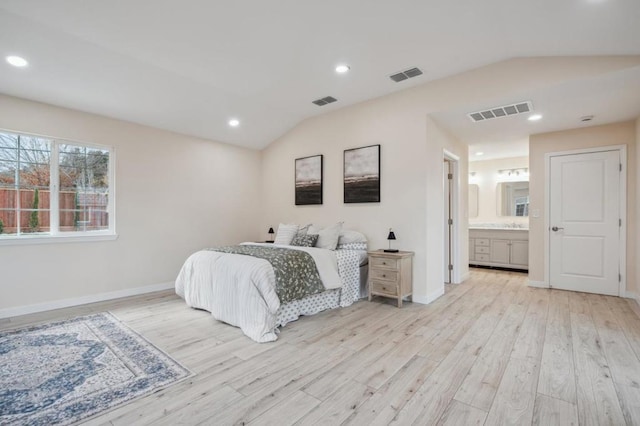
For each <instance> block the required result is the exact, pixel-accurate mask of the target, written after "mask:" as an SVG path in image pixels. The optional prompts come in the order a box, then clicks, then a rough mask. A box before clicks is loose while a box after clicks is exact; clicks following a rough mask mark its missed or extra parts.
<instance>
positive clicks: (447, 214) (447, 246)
mask: <svg viewBox="0 0 640 426" xmlns="http://www.w3.org/2000/svg"><path fill="white" fill-rule="evenodd" d="M443 178H444V282H445V283H450V282H451V269H452V262H451V227H452V226H453V218H452V214H451V184H452V183H453V173H452V172H451V162H450V161H449V160H444V177H443Z"/></svg>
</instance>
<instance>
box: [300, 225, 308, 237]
mask: <svg viewBox="0 0 640 426" xmlns="http://www.w3.org/2000/svg"><path fill="white" fill-rule="evenodd" d="M310 227H311V224H308V225H305V226H301V227H299V228H298V235H307V234H308V233H309V228H310Z"/></svg>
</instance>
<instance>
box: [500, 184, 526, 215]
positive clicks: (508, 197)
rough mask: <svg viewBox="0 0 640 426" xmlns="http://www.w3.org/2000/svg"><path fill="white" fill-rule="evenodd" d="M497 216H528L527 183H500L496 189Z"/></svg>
mask: <svg viewBox="0 0 640 426" xmlns="http://www.w3.org/2000/svg"><path fill="white" fill-rule="evenodd" d="M496 199H497V200H498V216H529V182H525V181H522V182H500V183H498V186H497V188H496Z"/></svg>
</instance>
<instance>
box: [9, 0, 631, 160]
mask: <svg viewBox="0 0 640 426" xmlns="http://www.w3.org/2000/svg"><path fill="white" fill-rule="evenodd" d="M638 22H640V1H638V0H563V1H558V0H538V1H529V2H523V1H514V0H483V1H477V0H449V1H445V0H439V1H436V0H430V1H427V0H425V1H415V0H397V1H392V2H391V1H379V0H341V1H338V0H325V1H321V2H308V1H300V0H286V1H285V0H274V1H264V0H243V1H207V0H185V1H175V0H136V1H130V0H110V1H98V0H56V1H50V0H2V2H0V55H1V56H2V57H4V56H6V55H11V54H15V55H20V56H23V57H24V58H26V59H27V60H28V61H29V66H28V67H26V68H24V69H17V68H12V67H11V66H9V65H8V64H7V63H5V62H4V60H3V62H2V63H1V64H0V92H2V93H6V94H9V95H13V96H19V97H23V98H27V99H33V100H37V101H42V102H47V103H51V104H55V105H60V106H64V107H69V108H75V109H79V110H83V111H88V112H93V113H97V114H102V115H106V116H110V117H114V118H118V119H123V120H128V121H132V122H136V123H141V124H145V125H150V126H154V127H158V128H163V129H167V130H171V131H175V132H179V133H184V134H188V135H194V136H199V137H202V138H206V139H211V140H216V141H220V142H226V143H232V144H237V145H242V146H246V147H251V148H256V149H260V148H263V147H265V146H266V145H268V144H269V143H270V142H272V141H273V140H274V139H276V138H278V137H279V136H280V135H282V134H284V133H285V132H287V131H288V130H289V129H291V128H292V127H293V126H295V125H296V124H297V123H299V122H300V121H302V120H304V119H305V118H308V117H311V116H314V115H317V114H322V113H324V112H326V111H332V110H335V109H338V108H341V107H344V106H346V105H351V104H355V103H358V102H361V101H364V100H367V99H372V98H376V97H379V96H383V95H385V94H388V93H391V92H394V91H399V90H403V89H407V88H410V87H412V86H415V85H420V84H423V83H425V82H428V81H431V80H435V79H440V78H443V77H446V76H450V75H453V74H456V73H460V72H463V71H466V70H470V69H473V68H476V67H480V66H483V65H486V64H490V63H494V62H498V61H501V60H504V59H508V58H513V57H527V56H573V55H638V54H640V43H638V40H640V25H638ZM338 64H348V65H349V66H350V67H351V69H350V71H349V72H348V73H346V74H337V73H336V72H335V66H336V65H338ZM411 67H419V68H420V69H422V71H423V72H424V74H423V75H421V76H419V77H416V78H412V79H410V80H405V81H403V82H400V83H395V82H393V81H391V80H390V79H389V77H388V76H389V75H390V74H393V73H395V72H398V71H401V70H404V69H407V68H411ZM614 77H615V76H614ZM614 77H611V79H613V78H614ZM626 77H628V76H626ZM621 78H622V79H623V80H615V81H610V80H607V79H603V81H602V82H601V83H602V84H603V86H599V88H595V90H596V91H599V92H603V91H604V92H606V93H604V94H603V93H601V94H603V95H605V96H606V95H607V93H609V92H608V91H607V90H606V88H613V89H615V90H618V91H623V89H624V78H625V75H622V76H621ZM634 81H635V80H634ZM576 84H579V82H578V83H576ZM634 84H635V83H634ZM621 85H622V86H621ZM590 87H591V85H583V86H581V87H577V86H576V87H567V88H566V91H567V92H571V91H572V90H573V91H574V92H578V91H579V92H580V93H583V92H582V91H583V90H591V89H590ZM634 87H635V86H634ZM328 95H330V96H334V97H335V98H337V99H338V101H337V102H335V103H332V104H329V105H325V106H322V107H318V106H316V105H314V104H312V103H311V102H312V101H313V100H315V99H318V98H321V97H324V96H328ZM559 95H560V93H539V94H536V93H534V94H531V96H532V97H536V96H538V97H539V99H541V100H544V102H547V99H549V100H553V98H554V97H556V98H558V99H556V100H555V101H557V102H562V101H564V100H566V99H565V97H564V96H559ZM594 96H598V95H597V94H594ZM598 99H600V98H594V100H593V102H595V103H597V102H598ZM519 100H520V99H512V100H505V101H519ZM624 102H631V101H628V100H625V101H624ZM477 106H478V107H485V106H491V105H477ZM473 107H475V105H470V108H473ZM562 107H563V108H564V109H566V108H571V105H565V104H563V105H562ZM620 108H621V109H622V108H623V106H622V105H621V106H620ZM466 112H469V111H466V110H465V111H463V110H462V109H461V110H459V111H449V112H443V113H442V115H441V117H440V119H441V120H443V121H445V122H447V123H449V125H450V126H454V127H456V126H457V127H460V126H462V124H461V123H462V121H460V122H459V123H458V121H457V120H458V117H459V116H460V117H463V119H465V118H466V117H465V116H464V113H466ZM627 112H628V111H627ZM454 115H455V116H454ZM231 118H237V119H238V120H240V125H239V126H238V127H235V128H232V127H230V126H229V125H228V121H229V119H231ZM466 125H467V123H466V122H465V123H464V126H466ZM464 126H462V127H463V129H462V130H461V131H460V132H461V137H463V138H465V137H466V136H465V133H464V132H465V130H464ZM516 133H518V132H517V131H516V132H514V134H516ZM520 133H522V132H520Z"/></svg>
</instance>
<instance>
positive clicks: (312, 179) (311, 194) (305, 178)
mask: <svg viewBox="0 0 640 426" xmlns="http://www.w3.org/2000/svg"><path fill="white" fill-rule="evenodd" d="M311 204H322V155H314V156H313V157H305V158H296V206H305V205H311Z"/></svg>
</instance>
